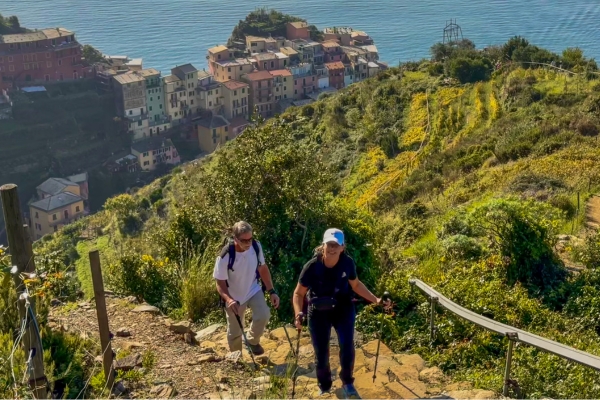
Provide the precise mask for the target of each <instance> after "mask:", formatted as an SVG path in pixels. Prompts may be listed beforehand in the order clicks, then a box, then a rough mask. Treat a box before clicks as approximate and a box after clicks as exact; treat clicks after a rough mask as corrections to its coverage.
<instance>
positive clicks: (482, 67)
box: [448, 57, 492, 83]
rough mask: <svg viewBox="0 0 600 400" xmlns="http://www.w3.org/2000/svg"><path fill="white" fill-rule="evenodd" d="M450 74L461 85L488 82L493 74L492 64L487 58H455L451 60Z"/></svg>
mask: <svg viewBox="0 0 600 400" xmlns="http://www.w3.org/2000/svg"><path fill="white" fill-rule="evenodd" d="M448 72H449V75H450V76H451V77H452V78H456V79H458V81H459V82H460V83H473V82H479V81H487V80H489V79H490V75H491V73H492V63H491V62H490V60H488V59H487V58H464V57H461V58H454V59H451V60H450V64H449V67H448Z"/></svg>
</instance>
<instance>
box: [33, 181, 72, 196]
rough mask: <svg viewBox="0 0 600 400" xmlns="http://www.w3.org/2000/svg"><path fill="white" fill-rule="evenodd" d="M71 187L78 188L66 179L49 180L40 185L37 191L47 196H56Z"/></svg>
mask: <svg viewBox="0 0 600 400" xmlns="http://www.w3.org/2000/svg"><path fill="white" fill-rule="evenodd" d="M69 186H77V184H76V183H74V182H71V181H70V180H68V179H64V178H48V179H46V180H45V181H44V182H43V183H42V184H41V185H39V186H38V187H37V189H38V190H41V191H42V192H44V193H46V194H49V195H51V196H54V195H55V194H59V193H61V192H62V191H63V190H65V188H67V187H69Z"/></svg>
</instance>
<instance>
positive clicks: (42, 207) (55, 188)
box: [29, 178, 86, 240]
mask: <svg viewBox="0 0 600 400" xmlns="http://www.w3.org/2000/svg"><path fill="white" fill-rule="evenodd" d="M36 193H37V200H34V201H33V202H31V203H30V204H29V217H30V219H31V221H30V224H29V228H30V230H31V235H32V237H33V238H34V239H35V240H39V239H41V238H42V236H44V235H46V234H51V233H53V232H56V231H58V229H60V228H61V227H63V226H64V225H68V224H70V223H71V222H73V221H76V220H78V219H80V218H82V217H83V216H84V215H85V214H86V209H85V205H84V200H85V199H84V198H83V197H82V196H81V194H82V193H81V186H80V185H79V184H77V183H75V182H72V181H70V180H68V179H64V178H48V179H47V180H45V181H44V183H42V184H41V185H39V186H38V187H37V188H36Z"/></svg>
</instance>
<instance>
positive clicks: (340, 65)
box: [325, 61, 344, 69]
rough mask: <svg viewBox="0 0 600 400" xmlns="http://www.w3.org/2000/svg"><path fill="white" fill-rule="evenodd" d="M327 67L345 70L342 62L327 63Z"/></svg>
mask: <svg viewBox="0 0 600 400" xmlns="http://www.w3.org/2000/svg"><path fill="white" fill-rule="evenodd" d="M325 66H326V67H327V68H328V69H344V63H342V62H341V61H334V62H328V63H325Z"/></svg>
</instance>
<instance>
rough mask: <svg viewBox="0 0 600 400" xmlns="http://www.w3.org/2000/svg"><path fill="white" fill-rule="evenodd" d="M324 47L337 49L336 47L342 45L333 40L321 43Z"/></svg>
mask: <svg viewBox="0 0 600 400" xmlns="http://www.w3.org/2000/svg"><path fill="white" fill-rule="evenodd" d="M321 44H322V45H323V47H325V48H336V47H340V44H339V43H338V42H334V41H332V40H328V41H326V42H323V43H321Z"/></svg>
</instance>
